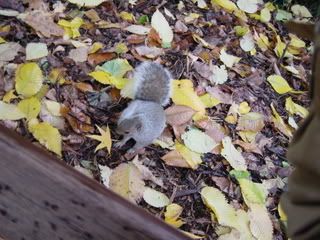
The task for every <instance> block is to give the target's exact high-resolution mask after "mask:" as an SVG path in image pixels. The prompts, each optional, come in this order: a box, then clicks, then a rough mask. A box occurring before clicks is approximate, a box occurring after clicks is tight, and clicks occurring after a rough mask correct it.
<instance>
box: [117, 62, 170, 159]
mask: <svg viewBox="0 0 320 240" xmlns="http://www.w3.org/2000/svg"><path fill="white" fill-rule="evenodd" d="M171 80H172V76H171V74H170V72H169V71H168V70H167V69H166V68H164V67H163V66H162V65H160V64H159V63H155V62H143V63H141V64H140V65H138V67H136V69H135V71H134V74H133V81H134V83H133V92H134V98H133V99H134V100H133V101H132V102H131V103H130V104H129V105H128V107H127V108H126V109H125V110H124V111H123V112H122V113H121V115H120V118H119V120H118V123H117V129H116V132H117V133H118V134H120V135H123V139H122V140H121V141H120V142H118V143H116V144H115V146H116V147H118V148H120V147H122V146H123V145H125V144H126V142H127V141H128V140H130V139H131V138H132V139H134V140H135V142H136V143H135V145H134V146H133V147H132V148H131V149H129V150H128V151H127V153H130V154H131V153H135V152H136V151H137V150H139V149H142V148H144V147H145V146H147V145H149V144H151V143H152V142H153V141H154V140H155V139H156V138H158V137H159V136H160V135H161V133H162V132H163V130H164V128H165V126H166V117H165V112H164V108H163V107H164V106H165V105H167V104H168V103H169V100H170V94H171Z"/></svg>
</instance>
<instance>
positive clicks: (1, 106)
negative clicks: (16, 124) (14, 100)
mask: <svg viewBox="0 0 320 240" xmlns="http://www.w3.org/2000/svg"><path fill="white" fill-rule="evenodd" d="M25 117H26V115H25V114H24V113H23V112H22V111H21V110H20V109H19V108H18V107H17V106H16V105H14V104H8V103H5V102H3V101H0V120H19V119H22V118H25Z"/></svg>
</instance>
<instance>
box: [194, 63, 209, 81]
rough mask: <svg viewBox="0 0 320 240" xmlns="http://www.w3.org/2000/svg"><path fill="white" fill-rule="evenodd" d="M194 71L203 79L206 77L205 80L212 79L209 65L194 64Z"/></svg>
mask: <svg viewBox="0 0 320 240" xmlns="http://www.w3.org/2000/svg"><path fill="white" fill-rule="evenodd" d="M193 67H194V69H195V70H196V71H197V72H198V73H199V74H200V76H201V77H204V78H205V79H208V80H209V79H210V78H211V77H212V74H213V73H212V71H211V69H210V67H209V65H207V64H205V63H201V62H195V63H194V64H193Z"/></svg>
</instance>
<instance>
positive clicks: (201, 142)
mask: <svg viewBox="0 0 320 240" xmlns="http://www.w3.org/2000/svg"><path fill="white" fill-rule="evenodd" d="M181 138H182V139H183V142H184V144H185V145H186V146H187V147H188V148H189V149H190V150H191V151H194V152H197V153H208V152H210V151H211V150H212V149H214V148H215V147H216V146H217V145H218V144H217V143H216V142H215V141H214V140H213V139H212V138H211V137H210V136H208V135H207V134H205V133H204V132H202V131H200V130H199V129H196V128H191V129H190V130H189V131H187V132H185V133H183V134H182V135H181Z"/></svg>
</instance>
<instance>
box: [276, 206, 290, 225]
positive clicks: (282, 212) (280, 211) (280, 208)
mask: <svg viewBox="0 0 320 240" xmlns="http://www.w3.org/2000/svg"><path fill="white" fill-rule="evenodd" d="M278 213H279V215H280V219H281V221H283V222H286V221H288V218H287V215H286V213H285V212H284V211H283V209H282V207H281V204H280V203H279V205H278Z"/></svg>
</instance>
